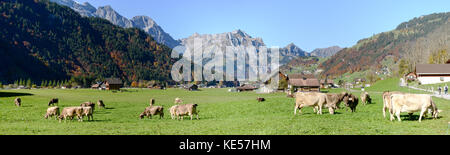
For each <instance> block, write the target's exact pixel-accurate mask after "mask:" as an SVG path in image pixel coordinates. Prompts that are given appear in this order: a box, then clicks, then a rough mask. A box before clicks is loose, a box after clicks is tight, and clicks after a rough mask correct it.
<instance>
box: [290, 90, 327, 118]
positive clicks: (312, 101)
mask: <svg viewBox="0 0 450 155" xmlns="http://www.w3.org/2000/svg"><path fill="white" fill-rule="evenodd" d="M326 98H327V95H326V94H325V93H317V92H307V93H304V92H297V93H296V94H295V107H294V115H296V114H297V109H299V112H300V113H302V108H303V107H318V111H317V114H322V107H323V105H325V104H326Z"/></svg>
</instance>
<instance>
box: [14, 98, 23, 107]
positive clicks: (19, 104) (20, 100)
mask: <svg viewBox="0 0 450 155" xmlns="http://www.w3.org/2000/svg"><path fill="white" fill-rule="evenodd" d="M14 104H16V106H18V107H20V106H21V105H22V99H20V97H18V98H16V99H14Z"/></svg>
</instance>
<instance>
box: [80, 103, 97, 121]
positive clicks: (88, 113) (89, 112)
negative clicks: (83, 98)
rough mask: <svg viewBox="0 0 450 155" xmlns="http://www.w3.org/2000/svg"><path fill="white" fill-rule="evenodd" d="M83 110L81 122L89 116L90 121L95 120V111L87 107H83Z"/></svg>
mask: <svg viewBox="0 0 450 155" xmlns="http://www.w3.org/2000/svg"><path fill="white" fill-rule="evenodd" d="M81 108H82V110H83V111H82V114H81V121H83V117H84V116H87V118H88V121H89V120H94V115H93V109H92V107H90V106H85V107H81Z"/></svg>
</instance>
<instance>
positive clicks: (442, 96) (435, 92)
mask: <svg viewBox="0 0 450 155" xmlns="http://www.w3.org/2000/svg"><path fill="white" fill-rule="evenodd" d="M408 88H411V89H416V90H421V91H426V92H430V93H432V94H431V95H432V96H434V97H439V98H443V99H447V100H450V94H447V95H443V93H442V94H441V95H439V92H438V91H431V90H426V89H422V88H417V87H413V86H408Z"/></svg>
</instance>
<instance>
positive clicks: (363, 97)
mask: <svg viewBox="0 0 450 155" xmlns="http://www.w3.org/2000/svg"><path fill="white" fill-rule="evenodd" d="M361 102H362V103H363V105H366V103H368V104H371V103H372V98H370V95H369V93H367V92H362V93H361Z"/></svg>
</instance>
